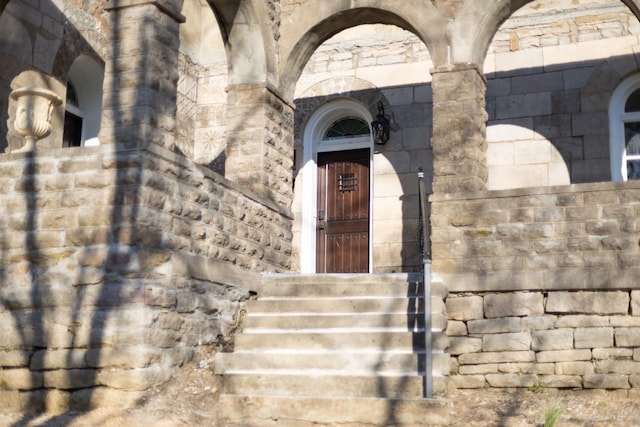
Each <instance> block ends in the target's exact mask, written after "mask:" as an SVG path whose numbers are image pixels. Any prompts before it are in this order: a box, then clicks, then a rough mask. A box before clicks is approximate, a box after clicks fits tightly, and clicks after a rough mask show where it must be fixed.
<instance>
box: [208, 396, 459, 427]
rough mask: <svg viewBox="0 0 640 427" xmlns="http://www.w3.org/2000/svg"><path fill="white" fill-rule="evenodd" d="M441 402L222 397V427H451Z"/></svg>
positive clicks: (447, 407)
mask: <svg viewBox="0 0 640 427" xmlns="http://www.w3.org/2000/svg"><path fill="white" fill-rule="evenodd" d="M451 406H452V405H451V402H448V401H446V400H444V399H430V400H425V399H387V398H356V399H341V398H321V397H289V396H260V395H252V396H246V395H244V396H243V395H222V396H221V398H220V417H221V418H222V419H224V420H227V421H226V422H225V424H224V425H225V426H226V427H281V426H287V427H289V426H291V427H293V426H295V427H318V426H358V427H373V426H376V427H377V426H406V427H409V426H413V427H416V426H442V425H449V424H450V423H451Z"/></svg>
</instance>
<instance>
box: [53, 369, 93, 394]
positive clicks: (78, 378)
mask: <svg viewBox="0 0 640 427" xmlns="http://www.w3.org/2000/svg"><path fill="white" fill-rule="evenodd" d="M96 375H97V371H96V370H95V369H56V370H55V371H45V373H44V386H45V387H47V388H57V389H62V390H71V389H77V388H88V387H94V386H96V385H97V382H96Z"/></svg>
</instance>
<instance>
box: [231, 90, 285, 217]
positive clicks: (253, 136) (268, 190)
mask: <svg viewBox="0 0 640 427" xmlns="http://www.w3.org/2000/svg"><path fill="white" fill-rule="evenodd" d="M227 90H228V96H227V149H226V152H225V155H226V161H225V176H226V177H227V178H229V179H230V180H231V181H233V182H235V183H237V184H240V185H242V186H245V187H247V188H249V189H251V190H252V191H254V192H255V193H257V194H258V195H260V196H263V197H266V198H268V199H270V200H273V201H275V202H276V203H278V204H279V205H280V206H283V207H286V208H289V207H290V206H291V199H292V197H293V188H292V181H293V177H292V173H293V172H292V167H293V110H294V109H293V104H292V103H290V102H288V101H287V100H285V99H284V98H283V97H282V96H281V95H280V94H279V93H278V92H277V91H276V90H274V89H273V88H271V87H269V86H268V85H264V84H241V85H232V86H229V87H228V88H227Z"/></svg>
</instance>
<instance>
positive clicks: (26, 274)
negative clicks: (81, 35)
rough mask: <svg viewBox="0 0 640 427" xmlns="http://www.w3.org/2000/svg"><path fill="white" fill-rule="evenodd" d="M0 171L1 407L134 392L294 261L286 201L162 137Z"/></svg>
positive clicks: (87, 403)
mask: <svg viewBox="0 0 640 427" xmlns="http://www.w3.org/2000/svg"><path fill="white" fill-rule="evenodd" d="M0 175H1V176H2V179H3V183H4V185H3V187H2V189H1V190H0V206H2V215H0V223H1V227H0V230H2V231H1V235H0V245H1V247H2V259H1V260H0V263H1V264H0V281H1V286H0V301H2V305H0V336H2V337H3V339H2V342H1V343H0V384H2V385H3V386H2V391H0V399H2V401H3V402H8V403H7V404H6V405H3V408H2V409H1V410H2V411H22V410H38V409H39V408H42V409H46V410H49V411H57V410H65V409H66V408H68V407H74V408H88V407H93V406H95V405H105V404H113V405H116V406H118V405H121V404H126V403H133V402H134V401H135V400H136V399H138V398H139V397H140V396H141V395H142V392H143V391H144V390H148V389H149V388H151V387H153V386H156V385H159V384H161V383H162V382H164V381H166V380H167V379H169V378H170V376H171V375H172V372H173V370H174V369H176V368H177V367H178V366H180V365H181V364H183V363H184V362H185V361H187V360H189V359H190V358H191V357H192V354H193V351H194V348H195V347H197V346H200V345H207V344H224V343H225V342H227V341H228V340H229V339H230V336H231V333H232V332H233V330H234V329H235V328H236V327H237V325H238V323H239V321H240V313H241V311H242V310H243V307H244V302H245V301H246V300H247V299H248V298H249V296H250V290H249V288H252V287H253V288H254V289H255V287H256V286H257V285H258V282H259V275H258V273H259V272H260V271H283V270H287V269H288V267H289V264H290V260H289V257H290V253H291V247H290V243H289V242H290V239H291V236H290V234H291V231H290V218H289V217H288V215H287V214H286V213H284V212H283V211H282V209H281V208H278V207H277V206H275V205H273V204H272V203H271V202H265V201H264V200H260V199H259V198H257V197H256V196H252V195H250V194H248V195H245V194H242V193H240V192H239V191H237V189H236V188H235V187H234V186H233V185H232V184H231V183H229V182H228V181H226V180H225V179H224V178H222V177H221V176H219V175H217V174H216V173H214V172H211V171H209V170H207V169H206V168H203V167H199V166H198V165H196V164H195V163H193V162H191V161H188V160H186V159H184V158H182V157H179V156H177V155H176V154H173V153H170V152H168V151H165V150H163V149H161V148H157V147H154V148H150V149H149V151H143V152H141V151H133V150H132V151H120V152H115V153H114V152H113V148H112V147H96V148H92V149H88V148H78V149H59V150H54V151H52V152H48V153H47V155H46V156H42V157H40V156H37V155H36V156H35V157H33V156H31V155H23V154H10V155H4V156H3V159H2V163H1V166H0ZM239 285H242V286H239Z"/></svg>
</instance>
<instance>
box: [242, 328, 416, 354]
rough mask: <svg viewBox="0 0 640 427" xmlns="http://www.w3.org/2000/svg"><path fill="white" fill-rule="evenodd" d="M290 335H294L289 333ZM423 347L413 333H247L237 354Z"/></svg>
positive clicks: (385, 331)
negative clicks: (252, 351) (295, 350)
mask: <svg viewBox="0 0 640 427" xmlns="http://www.w3.org/2000/svg"><path fill="white" fill-rule="evenodd" d="M289 332H291V331H289ZM423 346H424V334H422V333H414V332H399V331H398V332H390V331H387V330H382V331H368V332H367V331H364V330H363V331H357V332H354V331H351V332H335V331H334V332H332V333H326V332H295V333H287V331H279V332H264V333H246V332H243V333H241V334H240V335H238V336H236V341H235V348H236V349H237V350H265V349H306V350H325V349H343V350H345V349H375V350H378V349H395V350H413V349H414V348H422V347H423Z"/></svg>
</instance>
